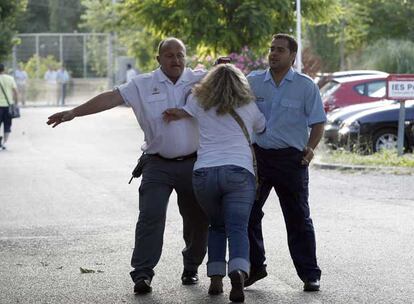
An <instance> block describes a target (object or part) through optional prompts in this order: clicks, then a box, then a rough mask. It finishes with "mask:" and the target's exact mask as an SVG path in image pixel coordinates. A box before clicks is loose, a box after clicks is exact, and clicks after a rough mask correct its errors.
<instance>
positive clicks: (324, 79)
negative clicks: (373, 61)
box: [315, 70, 387, 88]
mask: <svg viewBox="0 0 414 304" xmlns="http://www.w3.org/2000/svg"><path fill="white" fill-rule="evenodd" d="M360 75H387V73H385V72H381V71H376V70H349V71H339V72H334V73H319V74H317V75H316V77H315V83H316V84H317V85H318V87H319V88H322V87H323V86H324V85H325V84H326V83H328V82H329V81H331V80H332V79H334V78H342V77H350V76H360Z"/></svg>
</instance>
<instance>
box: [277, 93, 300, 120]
mask: <svg viewBox="0 0 414 304" xmlns="http://www.w3.org/2000/svg"><path fill="white" fill-rule="evenodd" d="M280 104H281V106H282V109H283V112H284V113H286V114H287V115H288V116H289V117H290V118H297V117H299V116H300V117H301V114H302V113H303V111H304V110H303V102H302V101H301V100H299V99H290V98H283V99H282V101H281V103H280Z"/></svg>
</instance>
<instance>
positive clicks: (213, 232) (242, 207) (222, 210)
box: [193, 165, 256, 277]
mask: <svg viewBox="0 0 414 304" xmlns="http://www.w3.org/2000/svg"><path fill="white" fill-rule="evenodd" d="M193 187H194V192H195V195H196V198H197V200H198V202H199V204H200V205H201V207H202V208H203V209H204V211H205V213H206V214H207V216H208V219H209V224H210V225H209V235H208V262H207V275H208V276H209V277H211V276H213V275H220V276H225V275H226V240H227V239H228V242H229V263H228V273H231V272H233V271H235V270H242V271H244V272H245V273H246V274H249V272H250V261H249V237H248V233H247V228H248V223H249V217H250V211H251V209H252V206H253V202H254V197H255V192H256V189H255V188H256V185H255V177H254V175H253V174H252V173H250V172H249V171H248V170H246V169H244V168H241V167H238V166H233V165H225V166H218V167H208V168H201V169H197V170H195V171H194V172H193Z"/></svg>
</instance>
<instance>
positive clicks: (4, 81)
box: [0, 63, 18, 151]
mask: <svg viewBox="0 0 414 304" xmlns="http://www.w3.org/2000/svg"><path fill="white" fill-rule="evenodd" d="M17 95H18V94H17V85H16V82H15V81H14V79H13V77H11V76H10V75H7V74H5V73H4V65H3V64H2V63H0V127H1V126H2V125H3V124H4V129H3V136H4V138H2V137H1V136H0V151H1V150H5V149H6V146H5V143H6V142H7V140H8V139H9V135H10V132H11V125H12V117H11V115H10V113H9V105H10V104H12V103H13V101H14V103H15V104H17V101H18V97H17Z"/></svg>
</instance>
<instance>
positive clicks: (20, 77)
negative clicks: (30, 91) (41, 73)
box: [14, 64, 29, 106]
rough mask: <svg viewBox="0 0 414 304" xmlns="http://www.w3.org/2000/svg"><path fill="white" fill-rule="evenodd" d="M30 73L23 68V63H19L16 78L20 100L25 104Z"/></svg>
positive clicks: (15, 73)
mask: <svg viewBox="0 0 414 304" xmlns="http://www.w3.org/2000/svg"><path fill="white" fill-rule="evenodd" d="M28 78H29V77H28V75H27V73H26V71H25V70H24V69H23V65H22V64H19V65H18V66H17V69H16V71H14V80H15V81H16V84H17V92H18V93H19V100H20V102H21V103H22V105H23V106H24V105H25V104H26V86H27V79H28Z"/></svg>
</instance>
